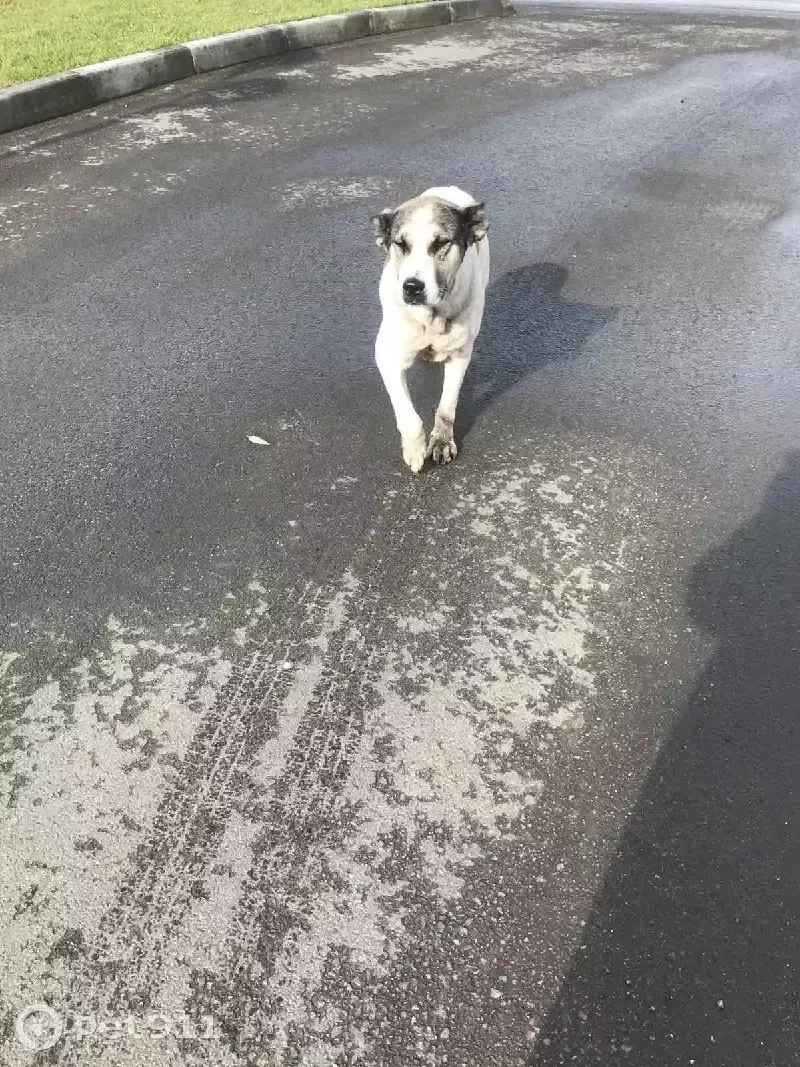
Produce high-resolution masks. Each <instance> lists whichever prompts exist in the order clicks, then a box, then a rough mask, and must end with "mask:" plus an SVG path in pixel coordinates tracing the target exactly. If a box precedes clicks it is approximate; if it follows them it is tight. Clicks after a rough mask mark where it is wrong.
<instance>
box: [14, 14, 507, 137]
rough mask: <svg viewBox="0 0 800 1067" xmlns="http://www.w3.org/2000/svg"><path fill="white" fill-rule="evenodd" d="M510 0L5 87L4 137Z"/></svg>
mask: <svg viewBox="0 0 800 1067" xmlns="http://www.w3.org/2000/svg"><path fill="white" fill-rule="evenodd" d="M513 13H514V9H513V7H512V6H511V3H510V2H509V0H431V2H428V3H411V4H408V5H403V6H400V7H380V8H368V9H366V10H362V11H348V12H346V13H345V14H342V15H320V16H319V17H317V18H310V19H302V20H300V21H297V22H286V23H281V24H278V25H275V26H259V27H256V28H255V29H248V30H238V31H237V32H236V33H224V34H221V35H220V36H219V37H206V38H205V39H203V40H198V41H188V42H186V43H185V44H177V45H170V46H169V47H168V48H156V49H154V50H152V51H150V52H138V53H136V54H135V55H131V56H123V57H122V58H121V59H109V60H106V61H104V62H102V63H92V64H90V65H89V66H86V67H76V68H75V69H74V70H69V71H64V73H62V74H53V75H50V76H49V77H47V78H38V79H37V80H36V81H30V82H22V83H21V84H20V85H13V86H11V87H10V88H8V89H0V134H3V133H10V132H11V131H12V130H19V129H22V128H23V127H25V126H32V125H34V124H35V123H37V122H46V121H47V120H48V119H54V118H59V117H61V116H63V115H71V114H72V113H73V112H75V111H82V110H84V109H85V108H89V107H94V105H95V104H101V103H105V102H106V101H107V100H116V99H118V98H119V97H122V96H130V95H131V94H132V93H139V92H141V91H142V90H143V89H152V88H155V87H156V86H158V85H165V84H166V83H167V82H173V81H180V80H181V79H183V78H190V77H192V76H193V75H195V74H205V73H207V72H208V71H212V70H220V69H221V68H223V67H230V66H235V65H236V64H237V63H249V62H252V61H253V60H259V59H268V58H270V57H272V56H279V55H284V54H286V53H287V52H294V51H299V50H301V49H304V48H320V47H323V46H324V45H330V44H341V43H343V42H345V41H355V40H358V39H359V38H363V37H373V36H380V35H383V34H386V33H397V32H398V31H401V30H415V29H425V28H427V27H430V26H446V25H448V24H454V23H458V22H464V21H466V20H467V19H479V18H493V17H499V16H502V15H512V14H513Z"/></svg>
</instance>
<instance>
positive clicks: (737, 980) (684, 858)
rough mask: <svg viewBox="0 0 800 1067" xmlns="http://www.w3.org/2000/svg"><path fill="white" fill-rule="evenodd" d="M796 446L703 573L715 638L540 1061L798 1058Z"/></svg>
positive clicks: (707, 1066)
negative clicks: (756, 507)
mask: <svg viewBox="0 0 800 1067" xmlns="http://www.w3.org/2000/svg"><path fill="white" fill-rule="evenodd" d="M799 529H800V453H797V452H796V453H793V454H791V455H790V456H789V457H788V458H787V460H786V462H785V465H784V467H783V469H782V470H781V471H780V473H779V474H778V476H777V477H776V478H775V479H774V481H773V482H772V484H771V485H770V486H769V489H768V491H767V493H766V496H765V499H764V501H763V505H762V507H761V509H760V511H759V512H758V514H757V515H756V516H755V517H754V518H753V519H752V520H750V521H749V522H747V523H746V524H745V525H744V526H743V527H741V528H740V529H739V530H738V531H736V533H735V534H734V535H733V537H732V538H731V539H730V541H729V542H728V543H727V544H726V545H724V546H723V547H722V548H720V549H718V550H715V551H714V552H712V553H711V554H710V555H708V556H707V557H706V558H705V559H704V560H703V561H702V562H701V563H700V564H699V565H698V566H697V567H696V568H695V570H694V572H693V576H692V579H691V586H690V590H689V596H688V606H689V611H690V613H691V615H692V617H693V618H694V619H695V620H696V621H697V622H699V623H700V624H701V625H702V626H703V627H705V628H706V629H707V630H709V631H710V632H711V633H712V634H714V635H715V636H716V638H717V639H718V642H719V644H718V649H717V651H716V653H715V654H714V655H713V657H712V658H711V660H710V661H709V663H708V665H707V667H706V668H705V670H704V671H703V673H702V674H701V676H700V678H699V680H698V682H697V684H696V687H695V688H694V691H693V693H692V695H691V697H690V699H689V702H688V706H687V708H686V709H685V713H684V714H683V715H682V717H681V719H680V721H679V723H678V725H677V727H676V729H675V730H674V733H673V734H672V736H671V737H670V738H669V740H668V741H667V743H666V745H665V747H664V749H663V751H662V753H661V755H660V758H659V759H658V761H657V764H656V766H655V768H654V770H653V771H652V773H651V774H650V776H649V779H648V781H647V784H646V786H645V788H644V791H643V793H642V795H641V798H640V800H639V802H638V806H637V810H636V812H635V814H634V815H633V816H632V817H631V818H630V820H629V822H628V825H627V828H626V831H625V834H624V836H623V838H622V841H621V844H620V845H619V848H618V850H617V854H616V856H615V859H614V862H613V864H612V866H611V869H610V871H609V874H608V876H607V878H606V881H605V884H604V886H603V889H602V890H601V892H600V894H599V897H598V898H597V901H596V905H595V909H594V912H593V916H592V918H591V920H590V921H589V923H588V924H587V927H586V931H585V937H584V939H583V943H582V947H581V948H580V950H579V951H578V953H577V955H576V959H575V962H574V965H573V967H572V970H571V972H570V973H569V975H568V976H567V978H566V980H565V982H564V984H563V987H562V990H561V993H560V996H559V998H558V1001H557V1003H556V1005H555V1007H554V1008H553V1009H552V1011H551V1013H550V1015H549V1017H548V1018H547V1020H546V1022H545V1025H544V1027H543V1029H542V1031H541V1033H540V1035H539V1038H538V1043H537V1046H536V1049H535V1051H534V1052H533V1053H532V1055H531V1056H530V1059H529V1063H530V1064H531V1065H536V1067H556V1065H559V1067H560V1065H566V1064H578V1065H580V1067H600V1065H601V1064H602V1065H603V1067H610V1065H618V1064H631V1065H636V1067H678V1065H684V1064H685V1065H687V1067H688V1065H689V1064H697V1065H698V1067H789V1065H790V1064H795V1063H797V1062H798V1055H799V1054H798V1049H800V537H798V530H799Z"/></svg>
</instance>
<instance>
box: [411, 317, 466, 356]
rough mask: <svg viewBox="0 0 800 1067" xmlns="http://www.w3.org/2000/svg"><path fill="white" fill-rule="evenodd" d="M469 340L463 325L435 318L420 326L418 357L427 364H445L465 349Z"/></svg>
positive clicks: (450, 320)
mask: <svg viewBox="0 0 800 1067" xmlns="http://www.w3.org/2000/svg"><path fill="white" fill-rule="evenodd" d="M467 340H468V331H467V329H466V328H465V327H464V326H463V325H462V324H461V323H459V322H456V321H455V320H452V319H442V318H440V317H438V316H435V317H434V318H432V319H431V321H430V323H425V324H424V325H421V326H420V331H419V336H418V339H417V341H418V344H419V349H418V355H419V357H420V359H424V360H425V361H426V362H427V363H443V362H444V361H445V360H446V359H449V358H450V357H451V356H452V355H453V354H454V353H455V352H458V351H460V350H461V349H463V348H464V346H465V344H466V343H467Z"/></svg>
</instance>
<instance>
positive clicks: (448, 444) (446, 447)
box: [425, 429, 458, 466]
mask: <svg viewBox="0 0 800 1067" xmlns="http://www.w3.org/2000/svg"><path fill="white" fill-rule="evenodd" d="M425 454H426V455H427V456H430V457H431V459H432V460H433V462H434V463H439V464H442V465H443V466H444V465H445V464H447V463H451V462H452V461H453V460H454V459H455V458H456V456H457V455H458V449H457V448H456V443H455V441H454V440H453V434H452V431H451V432H450V433H447V432H442V431H440V430H436V429H434V431H433V432H432V433H431V439H430V441H428V448H427V450H426V453H425Z"/></svg>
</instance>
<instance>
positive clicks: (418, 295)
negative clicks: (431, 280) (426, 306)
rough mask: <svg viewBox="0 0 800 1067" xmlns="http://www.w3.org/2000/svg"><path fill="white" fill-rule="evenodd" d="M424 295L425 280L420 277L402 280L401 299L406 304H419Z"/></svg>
mask: <svg viewBox="0 0 800 1067" xmlns="http://www.w3.org/2000/svg"><path fill="white" fill-rule="evenodd" d="M424 296H425V282H423V281H422V280H421V279H420V278H406V280H405V281H404V282H403V299H404V300H405V302H406V303H407V304H419V303H421V302H422V298H423V297H424Z"/></svg>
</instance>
